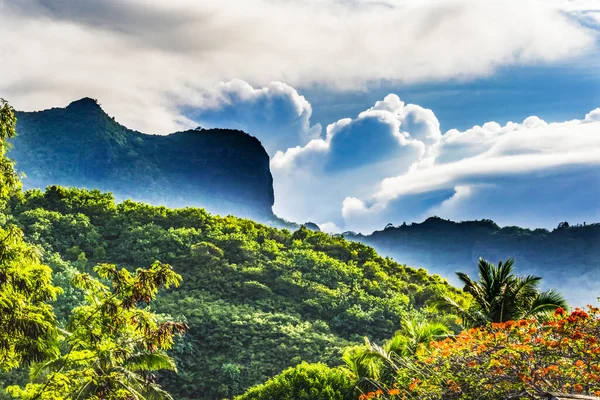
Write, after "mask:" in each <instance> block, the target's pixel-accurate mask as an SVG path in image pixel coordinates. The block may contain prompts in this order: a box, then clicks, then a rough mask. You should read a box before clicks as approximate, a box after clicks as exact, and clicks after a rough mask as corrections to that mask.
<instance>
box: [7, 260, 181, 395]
mask: <svg viewBox="0 0 600 400" xmlns="http://www.w3.org/2000/svg"><path fill="white" fill-rule="evenodd" d="M95 271H96V272H97V273H98V275H99V277H100V278H102V279H107V280H110V282H111V286H110V287H108V286H105V285H104V284H102V283H100V282H99V281H97V280H96V279H94V278H92V277H91V276H90V275H88V274H80V275H77V276H76V277H75V279H74V285H75V286H76V287H78V288H80V289H81V290H82V291H84V293H85V303H84V304H83V305H81V306H78V307H76V308H75V309H74V310H73V314H72V317H71V320H70V321H69V324H68V325H67V331H65V332H64V336H63V338H62V340H63V345H64V346H63V348H64V351H63V352H62V354H60V355H57V357H54V358H52V359H50V360H47V361H43V362H40V363H38V364H36V365H35V366H34V368H33V369H32V376H33V378H34V382H33V383H30V384H27V385H26V386H25V388H19V387H16V386H13V387H9V388H8V390H9V392H10V393H11V394H12V395H13V396H15V397H17V398H20V399H28V400H33V399H96V400H100V399H107V400H117V399H123V400H125V399H127V400H144V399H171V396H170V395H169V394H168V393H167V392H165V391H163V390H162V389H161V388H160V386H158V385H157V384H156V383H155V381H154V375H152V372H153V371H157V370H161V369H168V370H176V368H175V363H174V361H173V360H172V359H171V358H170V357H169V356H168V355H167V354H166V350H168V349H169V348H171V346H172V345H173V339H174V335H176V334H177V333H182V332H183V331H184V330H185V325H183V324H181V323H175V322H172V321H170V320H162V319H161V318H160V317H159V316H157V315H155V314H153V313H152V312H151V311H150V310H149V309H148V308H146V307H140V305H142V304H146V305H147V304H149V303H150V302H151V301H152V300H154V299H155V297H156V295H157V293H158V291H159V289H160V288H162V287H165V288H168V287H170V286H179V283H180V281H181V277H180V276H179V275H178V274H176V273H175V272H174V271H173V270H172V268H171V267H170V266H169V265H167V264H161V263H158V262H157V263H155V264H153V265H152V266H151V267H150V268H149V269H146V270H144V269H138V270H137V271H136V272H135V274H131V273H130V272H128V271H127V270H125V269H121V270H119V269H117V267H116V266H114V265H110V264H102V265H99V266H98V267H96V268H95Z"/></svg>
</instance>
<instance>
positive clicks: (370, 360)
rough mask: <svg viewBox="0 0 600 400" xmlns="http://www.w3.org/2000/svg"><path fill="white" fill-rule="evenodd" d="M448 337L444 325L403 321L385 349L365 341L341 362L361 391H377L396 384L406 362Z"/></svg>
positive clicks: (414, 320)
mask: <svg viewBox="0 0 600 400" xmlns="http://www.w3.org/2000/svg"><path fill="white" fill-rule="evenodd" d="M449 334H450V330H449V329H448V328H447V327H446V326H445V325H444V324H442V323H439V322H429V321H426V320H424V319H418V318H414V317H413V318H407V317H404V318H403V319H402V321H401V325H400V329H399V330H398V331H397V332H396V334H395V335H394V337H393V338H392V339H390V340H387V341H386V342H385V343H384V344H383V345H382V346H379V345H377V344H375V343H371V342H370V341H369V339H368V338H366V337H365V339H364V340H365V344H364V345H363V346H355V347H351V348H349V349H347V350H346V351H345V352H344V355H343V357H342V359H343V360H344V362H345V364H346V369H348V370H349V371H350V372H351V374H352V375H353V376H354V378H355V379H356V382H357V383H356V385H357V386H358V387H359V388H360V389H363V390H367V391H368V390H374V389H378V388H380V387H383V386H385V384H391V383H393V379H394V376H395V373H396V372H397V370H398V368H399V365H400V364H402V360H403V359H405V358H410V357H412V356H414V355H415V354H416V353H417V351H418V350H419V349H421V348H424V347H427V346H428V345H429V343H431V342H433V341H434V340H437V339H441V338H444V337H446V336H448V335H449ZM382 385H383V386H382Z"/></svg>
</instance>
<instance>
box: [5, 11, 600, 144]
mask: <svg viewBox="0 0 600 400" xmlns="http://www.w3.org/2000/svg"><path fill="white" fill-rule="evenodd" d="M564 10H567V11H566V12H564ZM582 10H583V11H585V8H584V7H583V6H581V5H578V6H577V7H575V8H574V7H573V6H572V5H571V4H570V3H564V2H563V3H560V2H547V1H542V0H518V1H517V0H511V1H475V0H429V1H414V0H389V1H387V2H381V1H367V0H356V1H351V2H347V1H326V0H309V1H303V2H293V1H284V0H206V1H201V2H199V1H192V0H171V1H160V2H159V1H154V0H97V1H93V2H84V1H74V0H56V1H52V2H47V1H42V0H22V1H19V2H15V1H10V0H0V57H1V58H2V74H0V93H1V94H2V96H4V97H6V98H8V99H9V100H10V101H11V102H12V103H13V104H14V105H15V106H16V107H17V108H19V109H23V110H32V109H41V108H48V107H52V106H57V105H65V104H67V103H69V102H70V101H72V100H74V99H76V98H81V97H84V96H90V97H94V98H98V99H99V100H100V101H101V102H102V104H103V106H104V107H105V109H106V110H107V111H108V112H109V113H110V114H112V115H115V117H116V118H117V120H119V121H120V122H122V123H124V124H126V125H128V126H131V127H133V128H136V129H139V130H142V131H146V132H158V133H163V132H169V131H173V130H177V129H182V128H187V127H191V126H194V123H193V122H192V121H190V120H189V119H188V118H186V117H185V116H182V115H181V111H180V109H181V108H184V107H192V108H193V107H198V106H205V105H206V99H207V98H210V97H211V95H210V94H208V95H207V93H209V92H211V91H212V90H213V87H214V84H215V83H216V82H220V81H224V82H227V81H231V80H232V79H242V80H245V81H247V82H250V83H251V84H252V85H254V86H259V87H260V86H266V85H268V84H269V82H271V81H273V80H278V81H283V82H286V83H289V84H290V85H293V86H295V87H300V88H302V87H307V86H309V85H326V86H329V87H332V88H338V89H356V88H361V87H364V86H365V85H368V84H369V83H372V82H380V81H387V82H422V81H431V80H444V79H471V78H474V77H480V76H485V75H489V74H491V73H493V72H494V71H495V70H496V69H498V68H499V67H502V66H511V65H531V64H538V63H552V62H558V61H562V60H566V59H569V58H571V57H576V56H580V55H582V54H585V53H586V51H591V50H593V49H594V48H595V44H594V43H595V38H596V33H595V31H593V30H591V29H589V28H586V27H585V26H584V24H582V23H580V21H581V18H579V16H580V15H581V13H582V12H583V11H582ZM572 17H573V18H572ZM304 115H305V116H306V115H307V114H304ZM414 137H415V138H417V139H419V140H423V139H424V138H420V137H419V136H418V135H417V133H416V131H415V136H414Z"/></svg>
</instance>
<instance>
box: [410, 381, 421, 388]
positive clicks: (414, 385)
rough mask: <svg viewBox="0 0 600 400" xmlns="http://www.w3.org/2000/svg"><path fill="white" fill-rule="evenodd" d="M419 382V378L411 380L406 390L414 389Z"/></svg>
mask: <svg viewBox="0 0 600 400" xmlns="http://www.w3.org/2000/svg"><path fill="white" fill-rule="evenodd" d="M419 382H421V381H420V380H419V379H415V380H414V381H412V383H411V384H410V385H409V386H408V390H415V389H416V388H417V385H418V384H419Z"/></svg>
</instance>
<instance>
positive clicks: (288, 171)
mask: <svg viewBox="0 0 600 400" xmlns="http://www.w3.org/2000/svg"><path fill="white" fill-rule="evenodd" d="M407 129H411V131H410V132H409V131H408V130H407ZM413 131H414V132H415V133H416V135H417V136H418V137H419V138H420V139H422V140H423V141H421V140H418V139H416V138H414V137H412V132H413ZM440 138H441V134H440V130H439V122H438V120H437V118H436V117H435V115H434V114H433V112H431V110H426V109H424V108H422V107H419V106H417V105H413V104H408V105H405V104H404V102H402V101H401V100H400V99H399V98H398V96H396V95H393V94H391V95H389V96H387V97H386V98H385V99H384V100H382V101H379V102H377V103H376V104H375V106H374V107H372V108H369V109H368V110H365V111H363V112H361V113H360V114H359V115H358V116H357V117H356V118H354V119H351V118H345V119H342V120H339V121H337V122H335V123H333V124H330V125H329V126H328V127H327V130H326V136H325V138H321V139H314V140H312V141H310V142H309V143H308V144H306V145H305V146H296V147H293V148H290V149H288V150H287V151H285V152H282V151H279V152H277V153H276V154H275V156H274V157H273V159H272V160H271V171H272V173H273V178H274V185H275V208H274V209H275V212H276V213H280V214H282V215H285V217H286V218H288V219H292V220H296V221H304V220H306V221H308V220H316V221H324V220H327V219H326V218H331V217H336V218H341V215H340V210H339V204H340V203H341V202H342V201H343V199H344V197H346V196H348V195H351V196H364V195H367V194H369V193H372V192H373V191H374V190H375V189H376V185H377V183H378V182H379V181H380V180H381V179H383V178H385V177H387V176H391V175H394V174H399V173H402V172H405V171H407V170H408V168H409V167H410V166H411V165H413V164H414V163H416V162H418V161H419V160H421V159H422V158H423V157H424V156H425V155H426V148H427V146H428V145H429V146H431V144H433V143H436V142H437V141H438V140H440ZM334 222H335V221H334Z"/></svg>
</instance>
